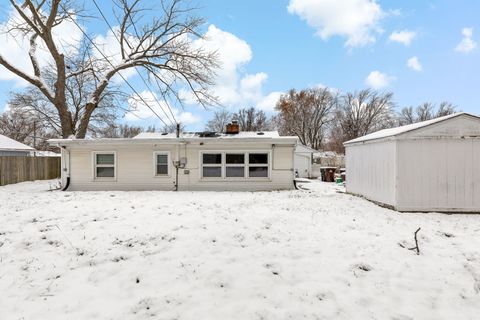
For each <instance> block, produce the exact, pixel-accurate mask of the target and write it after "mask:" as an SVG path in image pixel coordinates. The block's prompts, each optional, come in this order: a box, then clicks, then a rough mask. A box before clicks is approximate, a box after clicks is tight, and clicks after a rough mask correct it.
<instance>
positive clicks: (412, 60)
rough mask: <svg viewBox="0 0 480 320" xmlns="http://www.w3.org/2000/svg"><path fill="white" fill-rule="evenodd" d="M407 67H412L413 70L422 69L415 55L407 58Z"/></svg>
mask: <svg viewBox="0 0 480 320" xmlns="http://www.w3.org/2000/svg"><path fill="white" fill-rule="evenodd" d="M407 67H409V68H410V69H412V70H413V71H422V70H423V66H422V64H421V63H420V61H419V60H418V58H417V57H411V58H410V59H408V60H407Z"/></svg>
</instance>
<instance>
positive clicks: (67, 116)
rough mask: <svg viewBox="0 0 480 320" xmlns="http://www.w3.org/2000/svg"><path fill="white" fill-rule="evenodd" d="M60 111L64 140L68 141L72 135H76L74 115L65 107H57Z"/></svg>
mask: <svg viewBox="0 0 480 320" xmlns="http://www.w3.org/2000/svg"><path fill="white" fill-rule="evenodd" d="M55 107H56V108H57V110H58V115H59V117H60V124H61V126H62V138H64V139H67V138H68V137H70V136H71V135H74V134H75V131H74V127H73V123H72V114H71V113H70V111H68V109H67V108H66V106H65V105H63V104H62V105H55Z"/></svg>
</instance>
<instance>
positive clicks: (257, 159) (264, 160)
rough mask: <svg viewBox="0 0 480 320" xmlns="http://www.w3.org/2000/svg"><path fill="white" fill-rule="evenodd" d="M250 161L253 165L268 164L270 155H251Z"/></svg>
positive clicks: (249, 156)
mask: <svg viewBox="0 0 480 320" xmlns="http://www.w3.org/2000/svg"><path fill="white" fill-rule="evenodd" d="M248 161H249V162H250V163H252V164H259V163H261V164H268V153H250V154H249V155H248Z"/></svg>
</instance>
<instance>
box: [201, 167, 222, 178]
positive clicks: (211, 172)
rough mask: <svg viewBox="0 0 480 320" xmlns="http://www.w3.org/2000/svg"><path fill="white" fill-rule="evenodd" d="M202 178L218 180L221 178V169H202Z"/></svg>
mask: <svg viewBox="0 0 480 320" xmlns="http://www.w3.org/2000/svg"><path fill="white" fill-rule="evenodd" d="M203 177H204V178H220V177H222V167H203Z"/></svg>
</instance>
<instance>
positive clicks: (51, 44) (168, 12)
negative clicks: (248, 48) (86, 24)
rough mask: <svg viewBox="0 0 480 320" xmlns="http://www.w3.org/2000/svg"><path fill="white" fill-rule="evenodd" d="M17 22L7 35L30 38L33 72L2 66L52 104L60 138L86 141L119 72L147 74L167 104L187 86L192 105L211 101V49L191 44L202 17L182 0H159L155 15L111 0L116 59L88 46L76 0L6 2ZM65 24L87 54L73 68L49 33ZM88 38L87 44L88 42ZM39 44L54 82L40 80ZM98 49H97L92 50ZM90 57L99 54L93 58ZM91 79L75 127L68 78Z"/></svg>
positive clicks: (133, 0) (126, 0)
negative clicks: (69, 24) (79, 32)
mask: <svg viewBox="0 0 480 320" xmlns="http://www.w3.org/2000/svg"><path fill="white" fill-rule="evenodd" d="M9 1H10V4H11V5H12V6H13V8H14V9H15V11H16V12H17V13H18V15H19V19H14V20H12V21H9V27H8V28H7V31H6V32H7V33H9V34H11V35H13V36H14V37H18V36H23V37H26V38H28V39H29V42H30V50H29V57H30V61H31V65H32V68H33V74H29V73H27V72H25V71H23V70H22V69H20V67H19V66H18V65H16V64H15V62H14V61H8V60H7V59H6V58H5V57H3V56H2V55H0V65H3V66H4V67H5V68H6V69H7V70H9V71H10V72H12V73H14V74H15V75H17V76H18V77H20V78H22V79H23V80H25V81H27V82H28V83H30V84H31V85H32V86H34V87H36V88H37V89H38V91H39V92H40V93H41V94H43V96H44V97H45V98H46V99H47V100H48V101H49V102H50V103H51V104H52V105H53V106H54V107H55V109H56V112H57V116H58V119H59V122H60V126H61V133H62V136H63V137H64V138H66V137H68V136H70V135H75V136H76V137H78V138H84V137H85V135H86V134H87V130H88V127H89V123H90V121H91V119H92V116H93V115H94V113H95V111H96V109H97V108H98V107H99V104H100V102H101V99H102V95H103V93H104V92H105V90H106V88H107V87H108V86H109V85H110V83H111V81H112V78H113V77H114V76H120V77H122V74H121V72H122V71H124V70H127V69H132V68H136V69H137V70H139V72H144V73H146V74H147V75H148V79H152V81H153V80H155V81H156V82H157V83H158V84H159V87H160V89H159V91H161V92H160V93H161V96H162V97H165V99H177V100H179V101H180V102H181V99H180V98H179V92H180V90H181V88H184V87H187V88H188V89H189V90H190V91H191V92H192V93H193V96H194V97H195V99H196V100H197V102H198V103H200V104H202V105H207V104H215V103H217V99H216V97H214V96H212V95H211V94H210V92H209V87H210V86H211V85H212V84H213V80H212V79H213V78H214V70H215V69H216V68H217V67H218V63H217V55H216V53H215V52H209V51H206V50H205V49H204V48H202V47H199V46H198V45H197V44H196V43H195V42H194V41H193V40H194V39H198V38H201V37H202V36H201V34H200V27H201V26H202V24H203V20H202V19H200V18H198V17H195V16H193V15H192V13H193V11H192V9H191V8H189V7H185V6H183V5H182V4H183V1H182V0H170V1H168V0H160V10H161V11H160V12H156V13H155V14H148V15H147V14H145V11H144V10H146V8H144V7H141V4H142V3H145V2H144V1H140V0H115V1H114V3H115V5H114V9H115V12H114V13H115V16H116V18H117V23H118V28H117V29H115V30H113V29H112V32H113V33H114V35H115V37H116V38H117V39H118V43H119V50H118V52H117V56H118V57H119V58H118V59H114V58H113V57H107V55H106V54H105V53H104V52H102V51H100V50H99V48H98V46H97V45H95V44H94V42H93V41H92V39H91V37H89V36H88V35H87V34H86V33H85V32H84V31H83V29H81V26H80V25H79V22H77V18H78V17H81V16H82V11H81V10H80V9H78V8H79V5H78V4H79V2H78V1H75V0H63V1H62V0H51V1H45V0H24V1H23V3H22V4H19V3H18V2H17V1H16V0H9ZM67 20H70V21H71V22H73V23H75V24H76V25H77V26H78V27H79V28H80V29H81V30H82V32H83V33H84V36H85V37H84V41H82V43H83V47H82V43H79V44H78V48H77V50H76V51H77V52H86V53H87V55H86V56H88V59H87V60H86V61H85V62H82V63H81V64H75V63H72V61H74V60H75V56H74V54H73V56H71V55H69V54H68V53H67V51H66V50H63V49H62V45H61V44H60V43H59V42H58V41H57V39H55V37H54V35H53V30H54V29H55V28H56V27H57V26H59V25H60V24H62V23H64V22H66V21H67ZM86 40H88V41H86ZM39 45H41V46H43V47H45V49H46V50H47V51H48V53H49V56H50V58H51V61H53V70H54V75H55V77H54V80H53V81H52V82H51V83H49V82H48V81H45V76H44V72H43V69H42V66H41V65H40V62H39V59H38V54H37V48H38V47H39ZM95 50H96V51H95ZM95 53H100V55H101V57H99V55H98V54H97V55H95ZM83 74H90V75H91V76H92V77H94V78H95V79H96V83H95V86H93V87H92V88H91V89H90V90H88V95H87V96H88V98H87V99H86V102H85V103H84V107H83V108H84V112H83V113H82V115H81V117H80V118H79V119H78V126H77V127H74V122H75V121H74V120H75V119H74V117H75V115H74V114H72V113H71V112H70V110H69V106H68V101H67V81H68V80H69V79H70V78H72V77H75V76H78V75H83Z"/></svg>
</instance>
